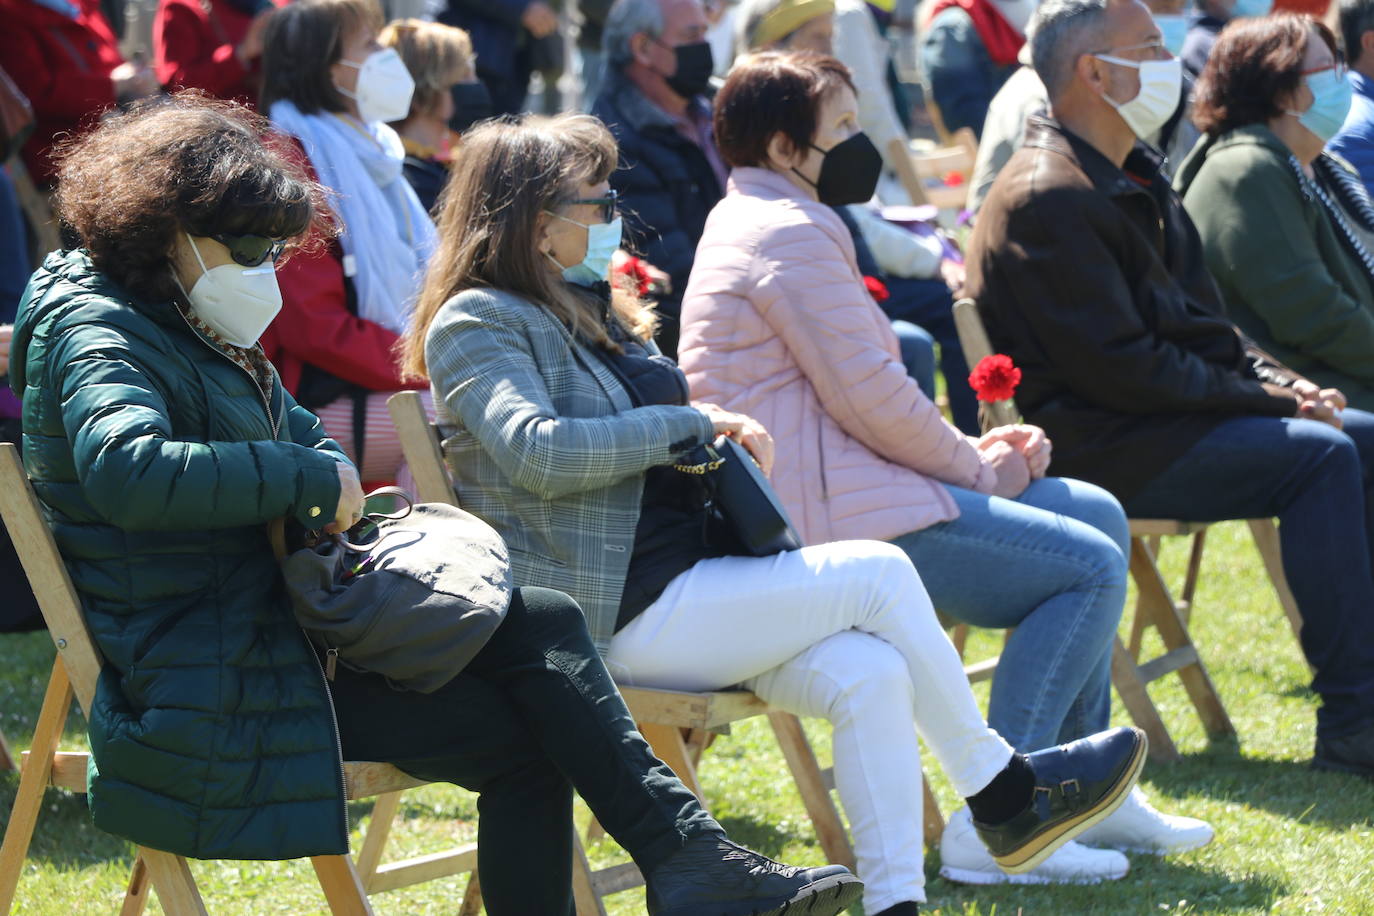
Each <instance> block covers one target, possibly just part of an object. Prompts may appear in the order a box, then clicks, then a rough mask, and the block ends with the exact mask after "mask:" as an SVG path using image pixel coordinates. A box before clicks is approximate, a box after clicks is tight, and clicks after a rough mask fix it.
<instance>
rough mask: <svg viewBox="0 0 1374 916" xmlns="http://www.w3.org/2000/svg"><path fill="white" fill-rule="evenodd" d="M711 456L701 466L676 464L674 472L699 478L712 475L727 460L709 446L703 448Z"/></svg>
mask: <svg viewBox="0 0 1374 916" xmlns="http://www.w3.org/2000/svg"><path fill="white" fill-rule="evenodd" d="M703 448H705V449H706V454H707V456H709V457H708V458H707V460H706V461H703V462H701V463H700V464H675V465H673V470H675V471H681V472H682V473H684V474H694V475H696V476H698V477H701V476H704V475H706V474H709V473H711V472H712V471H714V470H716V469H717V468H719V467H720V466H721V465H722V464H724V463H725V459H724V458H723V457H721V455H720V453H719V452H717V451H716V450H715V449H714V448H712V447H711V446H709V445H706V446H703Z"/></svg>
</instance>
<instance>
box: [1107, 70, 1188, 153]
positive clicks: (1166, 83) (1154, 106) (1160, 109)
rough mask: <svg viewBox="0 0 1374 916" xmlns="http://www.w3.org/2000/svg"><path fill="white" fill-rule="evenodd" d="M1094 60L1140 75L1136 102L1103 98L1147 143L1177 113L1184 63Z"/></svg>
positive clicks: (1134, 99)
mask: <svg viewBox="0 0 1374 916" xmlns="http://www.w3.org/2000/svg"><path fill="white" fill-rule="evenodd" d="M1094 56H1095V57H1096V58H1097V59H1098V60H1105V61H1106V62H1107V63H1109V64H1117V65H1119V66H1122V67H1131V68H1133V69H1136V70H1139V71H1140V91H1139V92H1137V93H1136V96H1135V98H1133V99H1131V100H1130V101H1129V102H1118V101H1116V100H1115V99H1113V98H1112V97H1111V96H1108V95H1104V96H1102V98H1104V99H1106V101H1107V104H1108V105H1110V106H1112V107H1113V108H1115V109H1116V113H1117V114H1119V115H1121V118H1122V120H1124V121H1125V122H1126V126H1127V127H1129V128H1130V129H1131V130H1132V131H1134V132H1135V135H1136V136H1137V137H1139V138H1140V139H1142V140H1145V141H1147V142H1148V141H1149V140H1151V139H1152V138H1153V137H1154V136H1155V133H1156V132H1157V131H1158V130H1159V129H1160V128H1161V127H1163V126H1164V125H1165V124H1166V123H1167V122H1168V120H1169V118H1171V117H1173V114H1174V111H1176V110H1177V109H1178V101H1179V96H1180V93H1181V92H1182V90H1183V61H1181V60H1179V59H1178V58H1177V57H1171V58H1169V59H1168V60H1126V59H1125V58H1121V57H1112V56H1111V55H1109V54H1096V55H1094Z"/></svg>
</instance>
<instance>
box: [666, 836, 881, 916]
mask: <svg viewBox="0 0 1374 916" xmlns="http://www.w3.org/2000/svg"><path fill="white" fill-rule="evenodd" d="M645 885H646V888H645V890H646V891H647V896H648V907H649V913H650V916H781V914H784V913H785V914H787V916H803V914H805V916H835V914H836V913H839V912H840V911H842V910H843V909H844V908H845V907H847V906H849V905H850V904H851V903H853V902H854V901H856V900H858V899H859V897H860V896H862V894H863V888H864V886H863V882H862V881H860V880H859V879H858V878H856V877H854V876H853V875H852V874H850V873H849V869H847V868H845V867H843V866H841V865H827V866H824V867H822V868H797V867H795V866H792V865H781V864H779V863H777V862H774V861H773V860H772V859H770V858H768V857H767V856H763V855H760V854H758V853H757V852H753V851H751V850H748V849H745V848H744V847H743V846H739V845H737V844H735V843H732V842H730V841H729V840H728V839H726V838H725V835H724V834H719V833H710V834H702V835H700V836H695V837H692V838H691V839H689V840H688V841H687V843H686V844H685V845H684V846H683V847H682V848H681V849H679V850H678V851H677V852H675V853H673V855H672V856H671V857H670V858H669V859H668V860H667V861H666V862H664V863H663V864H662V865H660V866H658V867H657V868H655V869H654V870H653V872H652V873H650V874H649V875H648V879H647V880H646V881H645Z"/></svg>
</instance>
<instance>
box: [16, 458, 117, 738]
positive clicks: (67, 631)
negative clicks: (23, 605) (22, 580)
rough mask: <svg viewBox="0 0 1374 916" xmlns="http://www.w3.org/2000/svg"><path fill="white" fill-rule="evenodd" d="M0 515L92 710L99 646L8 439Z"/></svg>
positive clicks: (84, 702)
mask: <svg viewBox="0 0 1374 916" xmlns="http://www.w3.org/2000/svg"><path fill="white" fill-rule="evenodd" d="M0 517H3V518H4V520H5V527H6V528H8V529H9V533H10V540H11V541H13V542H14V549H15V552H16V553H18V554H19V561H20V563H22V564H23V566H24V572H25V574H26V575H27V576H28V578H29V585H30V587H32V588H33V594H34V597H35V598H37V599H38V607H39V609H40V610H41V611H42V612H43V619H44V620H45V621H46V622H47V624H48V632H49V633H50V634H51V635H52V640H53V642H54V643H55V644H56V645H57V651H58V654H59V655H61V656H62V662H63V664H64V665H65V666H66V668H67V675H68V677H70V678H71V682H72V688H73V689H74V690H75V691H76V696H77V699H78V700H80V702H81V708H82V709H83V710H86V711H87V712H89V711H90V708H91V700H92V698H93V697H94V696H95V683H96V679H97V678H99V676H100V667H101V659H100V650H99V649H97V648H96V647H95V643H94V642H93V641H92V640H91V634H90V631H88V630H87V629H86V619H85V617H83V616H82V614H81V598H80V597H79V596H78V595H77V592H76V586H74V585H72V580H71V576H69V575H67V567H66V566H65V565H63V563H62V555H61V554H60V553H58V552H57V542H56V541H55V540H53V536H52V531H51V530H50V529H49V528H48V523H47V521H46V520H45V519H44V518H43V510H42V508H41V507H40V506H39V503H38V496H37V494H35V493H34V492H33V487H32V486H31V485H30V484H29V478H28V475H27V474H26V473H24V465H23V463H22V462H21V461H20V460H19V450H18V449H17V448H15V447H14V446H13V445H11V444H10V443H8V442H2V443H0Z"/></svg>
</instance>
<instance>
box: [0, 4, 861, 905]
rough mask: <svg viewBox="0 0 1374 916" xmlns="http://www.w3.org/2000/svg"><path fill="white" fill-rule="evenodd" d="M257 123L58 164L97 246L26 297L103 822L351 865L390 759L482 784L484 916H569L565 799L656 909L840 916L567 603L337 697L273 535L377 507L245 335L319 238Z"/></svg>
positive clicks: (136, 136)
mask: <svg viewBox="0 0 1374 916" xmlns="http://www.w3.org/2000/svg"><path fill="white" fill-rule="evenodd" d="M307 2H310V0H307ZM316 2H317V0H316ZM264 129H265V122H263V121H261V120H260V119H256V118H255V117H254V116H252V115H250V114H248V113H247V112H246V110H245V109H242V108H238V107H236V106H232V105H228V104H225V103H216V102H211V101H208V100H205V99H203V98H199V97H195V96H180V97H175V98H173V99H171V100H170V101H166V102H162V103H159V104H155V105H150V106H147V107H144V108H141V109H138V110H136V111H134V112H133V113H131V114H127V115H122V116H119V117H114V118H111V119H108V120H106V121H104V122H103V123H102V124H101V125H100V126H99V127H98V128H97V129H96V130H95V131H94V132H93V133H91V134H90V135H89V136H87V137H85V138H83V139H81V140H79V141H77V142H76V143H75V144H74V145H72V146H71V147H70V149H69V150H68V152H67V154H66V156H65V159H64V161H63V162H62V163H61V166H60V170H59V191H58V198H57V206H58V213H59V215H60V217H61V219H62V220H63V222H64V223H65V224H66V226H67V227H68V228H69V229H70V230H71V232H72V233H73V234H74V235H75V236H76V237H77V239H78V240H79V242H80V245H81V247H79V248H76V249H73V250H70V251H62V252H54V253H53V254H51V255H49V257H48V259H47V261H46V262H45V263H44V265H43V267H42V268H41V269H40V270H39V271H38V272H37V273H36V274H35V275H34V277H33V279H32V280H31V281H30V283H29V287H28V289H27V291H26V292H25V295H24V300H23V302H22V304H21V307H20V315H19V320H18V323H17V327H16V330H15V337H14V349H13V353H12V364H11V381H12V384H13V385H14V387H15V390H16V392H18V393H20V394H21V395H22V397H23V405H24V418H23V450H24V464H25V466H26V468H27V470H28V473H29V476H30V478H31V479H32V480H33V484H34V488H35V489H36V490H37V492H38V496H39V498H40V499H41V501H42V503H43V506H44V510H45V514H46V516H47V519H48V522H49V524H50V525H51V526H52V529H53V533H54V535H55V536H56V539H57V544H58V547H59V549H60V550H61V552H62V556H63V559H64V560H65V561H66V564H67V568H68V569H69V570H70V572H71V576H72V580H73V581H74V583H75V584H76V588H77V590H78V592H79V593H80V595H81V601H82V608H83V611H84V613H85V618H86V621H87V624H88V625H89V627H90V631H91V634H92V636H93V637H94V639H95V641H96V643H97V645H98V647H99V649H100V651H101V652H102V653H103V655H104V658H105V662H106V664H105V667H104V670H103V671H102V673H101V677H100V681H99V685H98V687H97V691H96V698H95V702H94V704H93V708H92V709H91V710H90V738H91V751H92V757H93V761H94V766H93V768H92V771H91V775H90V794H89V802H90V806H91V813H92V816H93V818H94V820H95V822H96V825H97V826H99V827H101V828H102V829H104V830H106V831H109V832H110V833H114V834H117V835H120V836H123V837H127V838H129V839H131V840H134V841H135V842H137V843H139V844H142V845H146V846H150V847H153V848H155V849H162V850H166V851H169V852H174V853H179V854H182V855H187V856H192V857H198V858H233V859H280V858H294V857H298V856H306V855H326V854H341V853H346V852H347V851H348V839H349V827H348V820H347V815H346V809H345V807H344V785H343V770H342V761H343V759H344V758H345V757H347V758H348V759H356V760H382V761H388V762H391V763H394V764H396V765H397V766H398V767H400V768H401V769H402V770H405V771H406V772H408V773H411V774H412V775H415V776H417V777H419V778H422V779H428V780H433V781H439V780H442V781H447V782H453V783H456V784H458V785H462V786H465V787H467V788H470V789H473V790H474V791H477V792H479V793H480V797H479V799H478V810H479V812H480V813H481V821H480V824H479V829H478V842H479V845H480V847H481V851H480V854H479V870H480V873H481V877H482V889H483V892H484V896H485V899H486V906H487V912H488V913H490V914H492V916H525V914H532V913H540V914H544V913H548V914H558V916H563V914H567V913H570V912H571V909H572V897H571V862H572V849H571V839H572V836H573V833H572V830H573V826H572V791H573V790H574V789H576V790H577V792H578V793H579V794H581V795H582V797H583V798H584V799H585V800H586V801H587V803H588V805H589V806H590V807H591V808H592V810H593V811H594V812H595V814H596V816H597V817H598V819H599V820H600V822H601V823H602V824H603V825H604V826H605V827H606V828H607V830H608V831H609V832H610V833H611V834H612V835H613V836H615V837H616V839H617V840H619V841H620V843H621V845H622V846H624V847H625V848H626V849H627V850H628V851H629V852H630V853H631V854H632V855H633V856H634V858H635V861H636V863H637V864H638V865H639V867H640V869H641V870H642V871H643V872H644V874H645V875H646V876H647V879H648V882H647V883H648V894H649V905H648V909H649V912H651V913H661V914H665V916H666V914H678V916H685V914H689V913H690V914H696V913H701V912H706V911H713V912H726V911H728V912H732V913H733V912H740V913H744V912H749V913H759V914H765V913H781V912H782V911H783V909H789V912H800V911H805V912H808V913H813V914H816V916H833V914H834V913H836V912H838V911H839V910H840V909H842V908H843V907H844V906H846V905H847V904H848V903H849V902H850V901H851V900H853V899H855V898H856V897H857V895H858V893H859V892H860V890H861V888H862V885H861V884H860V883H859V882H858V881H857V880H855V879H854V877H853V876H852V875H850V874H849V872H848V871H847V870H846V869H844V868H841V867H838V866H832V867H829V868H819V869H803V868H793V867H788V866H782V865H779V864H777V863H775V862H772V861H771V860H768V859H766V858H764V857H762V856H759V855H757V854H756V853H752V852H750V851H748V850H745V849H743V848H741V847H739V846H736V845H734V844H732V843H730V842H729V841H728V840H727V839H726V837H725V835H724V833H723V831H722V830H721V827H720V825H719V824H717V823H716V822H715V821H714V820H713V819H712V818H711V817H710V815H708V814H707V813H706V812H705V810H703V809H702V807H701V805H700V803H699V802H698V801H697V799H696V797H695V796H694V795H693V794H692V793H691V792H690V791H689V790H688V789H687V788H686V787H685V786H684V785H683V784H682V783H681V782H680V781H679V780H678V779H677V778H676V777H675V776H674V775H673V773H672V771H671V770H669V769H668V767H666V766H665V765H664V764H662V763H661V762H659V761H658V760H656V759H655V758H654V756H653V754H652V753H651V752H650V750H649V747H648V745H647V744H645V742H644V739H643V738H642V737H641V736H640V735H639V734H638V733H637V732H636V731H635V729H634V722H633V721H632V719H631V718H630V714H629V712H628V710H627V709H626V708H625V705H624V703H623V702H622V701H621V699H620V696H619V695H618V694H617V693H616V690H615V686H614V684H612V683H611V679H610V676H609V675H608V674H607V673H606V669H605V666H604V665H602V664H601V662H600V660H599V659H598V658H597V655H596V651H595V649H594V647H593V645H592V641H591V637H590V636H589V635H588V633H587V630H586V626H585V623H584V622H583V616H582V612H581V610H580V609H579V608H578V607H577V605H576V604H575V603H573V601H572V600H571V599H570V598H568V597H567V596H566V595H563V594H561V593H559V592H554V591H551V590H548V589H516V590H515V593H514V595H513V596H512V599H511V603H510V607H509V609H508V610H507V614H506V618H505V620H504V622H503V623H502V625H501V626H500V627H499V628H498V629H497V631H496V633H495V634H494V635H493V636H492V637H491V639H490V641H489V642H487V644H486V645H485V646H484V647H483V648H482V649H481V651H480V652H478V653H477V655H476V657H475V658H473V659H472V661H471V662H469V664H468V665H467V667H466V668H465V669H464V670H463V671H462V672H461V673H459V674H458V675H457V676H456V677H454V678H453V679H452V680H451V681H449V682H448V683H447V684H445V685H443V686H441V687H439V688H438V689H437V690H435V691H433V692H432V693H418V692H414V691H406V690H400V689H396V688H393V687H392V686H391V684H390V683H389V682H388V681H387V680H386V679H385V678H383V677H381V676H380V675H377V674H373V673H369V672H366V671H360V670H357V669H354V668H351V667H348V666H346V665H341V666H340V667H339V670H338V672H337V674H336V675H335V676H334V679H333V680H332V682H326V680H325V677H324V673H323V670H322V668H321V666H320V664H319V659H318V656H317V653H316V651H315V650H314V649H313V648H312V647H311V646H310V644H309V643H308V642H307V641H306V639H305V637H304V635H303V634H302V632H301V630H300V629H299V628H298V626H297V625H296V621H295V618H294V616H293V614H292V610H291V604H290V600H289V598H288V597H287V594H286V591H285V588H284V586H283V583H282V579H281V575H280V572H279V569H278V566H277V562H276V559H275V557H274V554H273V551H272V547H271V544H270V542H269V539H268V534H267V528H268V525H269V524H270V523H272V522H273V521H274V520H276V519H280V518H283V517H286V518H291V519H294V520H296V521H298V522H300V523H301V524H302V525H304V526H305V527H307V528H313V529H319V528H325V529H326V530H332V531H338V530H341V529H345V528H348V527H350V526H351V525H353V523H354V522H356V521H357V520H358V518H359V517H360V513H361V510H362V501H363V494H362V491H361V489H360V488H359V485H358V478H357V475H356V473H355V472H354V470H353V467H352V465H351V464H349V462H348V460H347V458H345V457H344V456H343V454H342V452H341V451H340V450H339V447H338V446H337V445H336V444H335V443H334V442H333V441H332V440H331V439H329V438H328V437H327V436H326V434H325V431H324V430H323V429H322V428H321V427H320V423H319V421H318V420H317V419H316V417H315V416H314V415H312V414H311V413H310V412H308V411H306V410H304V409H303V408H301V407H299V406H297V405H296V404H295V402H294V401H293V400H292V398H291V396H290V395H289V394H288V393H287V392H286V391H285V390H284V389H283V388H282V385H281V382H280V380H279V379H278V378H277V374H276V371H275V370H274V369H273V367H272V365H271V364H270V363H269V362H268V361H267V360H266V358H265V357H264V356H263V353H262V349H261V347H259V346H258V344H257V339H258V337H259V335H260V334H261V333H262V331H263V330H264V329H265V328H266V326H267V324H268V323H269V322H270V321H271V320H272V318H273V317H274V316H275V314H276V312H277V310H278V309H279V308H280V305H281V298H280V293H279V292H278V291H277V286H276V281H275V269H274V261H275V260H276V258H277V256H278V255H280V254H281V253H282V250H283V249H284V248H285V247H286V246H287V245H288V244H290V243H291V240H293V239H296V238H298V237H301V236H302V235H303V234H305V233H307V231H308V230H309V229H311V227H312V226H315V225H316V224H317V223H319V222H321V220H320V219H319V218H318V216H317V214H318V213H319V212H320V210H319V208H318V201H319V199H320V189H319V187H318V186H317V185H315V184H314V183H313V182H310V181H308V180H307V179H305V178H304V177H303V176H302V175H301V174H300V172H299V170H298V169H296V168H294V167H292V166H291V165H289V164H288V163H287V161H286V160H284V159H283V158H281V157H279V156H278V155H277V154H276V153H275V152H273V151H272V150H271V149H269V148H268V147H267V146H266V145H265V144H264V142H263V141H262V139H261V136H262V132H263V130H264ZM283 142H285V141H283ZM456 559H458V560H459V561H461V558H456ZM335 710H337V716H336V715H335ZM808 907H809V908H808Z"/></svg>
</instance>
